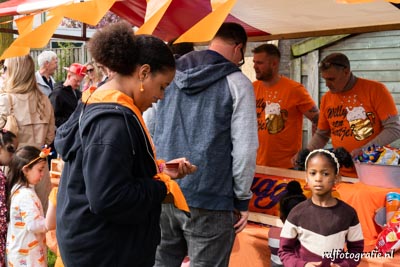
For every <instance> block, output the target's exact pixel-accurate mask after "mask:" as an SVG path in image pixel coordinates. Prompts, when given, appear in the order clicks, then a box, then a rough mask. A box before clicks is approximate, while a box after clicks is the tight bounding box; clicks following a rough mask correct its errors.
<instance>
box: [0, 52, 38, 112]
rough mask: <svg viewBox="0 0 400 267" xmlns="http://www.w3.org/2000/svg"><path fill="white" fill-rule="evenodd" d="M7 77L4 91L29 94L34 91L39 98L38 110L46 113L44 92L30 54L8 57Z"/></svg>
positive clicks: (6, 63)
mask: <svg viewBox="0 0 400 267" xmlns="http://www.w3.org/2000/svg"><path fill="white" fill-rule="evenodd" d="M4 65H5V66H7V78H6V79H5V83H4V87H3V88H2V91H3V92H5V93H11V94H27V93H30V92H33V94H34V96H35V98H36V99H37V112H38V113H39V115H44V107H43V104H42V96H43V93H42V91H40V89H39V87H38V85H37V83H36V77H35V63H34V61H33V59H32V57H31V56H30V55H26V56H21V57H12V58H7V59H6V60H5V62H4Z"/></svg>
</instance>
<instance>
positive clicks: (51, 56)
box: [35, 50, 58, 96]
mask: <svg viewBox="0 0 400 267" xmlns="http://www.w3.org/2000/svg"><path fill="white" fill-rule="evenodd" d="M38 64H39V70H37V71H36V73H35V76H36V82H37V85H38V86H39V89H40V91H42V92H43V94H45V95H47V96H49V95H50V93H51V92H53V89H54V87H53V86H54V84H55V81H54V78H53V75H54V72H55V71H56V70H57V67H58V58H57V54H56V53H54V52H53V51H49V50H46V51H43V52H42V53H40V54H39V56H38Z"/></svg>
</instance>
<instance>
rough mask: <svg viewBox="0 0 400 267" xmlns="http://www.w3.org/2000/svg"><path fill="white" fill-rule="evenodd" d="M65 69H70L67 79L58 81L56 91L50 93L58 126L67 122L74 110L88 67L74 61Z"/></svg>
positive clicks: (80, 94)
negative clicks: (61, 81)
mask: <svg viewBox="0 0 400 267" xmlns="http://www.w3.org/2000/svg"><path fill="white" fill-rule="evenodd" d="M64 69H66V70H67V71H68V72H67V79H66V80H65V82H64V83H56V85H55V87H54V91H53V92H52V93H51V94H50V95H49V98H50V102H51V104H52V105H53V109H54V116H55V120H56V127H59V126H60V125H61V124H63V123H64V122H66V121H67V120H68V118H69V116H70V115H71V114H72V112H74V110H75V108H76V106H77V104H78V100H79V99H80V98H81V96H82V93H81V92H80V91H79V87H80V85H81V82H82V79H83V78H84V77H85V75H86V67H85V66H83V65H81V64H79V63H73V64H71V66H70V67H69V68H65V67H64Z"/></svg>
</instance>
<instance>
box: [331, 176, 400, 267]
mask: <svg viewBox="0 0 400 267" xmlns="http://www.w3.org/2000/svg"><path fill="white" fill-rule="evenodd" d="M337 191H338V192H339V194H340V198H341V199H342V200H343V201H344V202H346V203H348V204H349V205H351V206H352V207H353V208H354V209H355V210H356V211H357V215H358V218H359V220H360V223H361V227H362V230H363V234H364V247H365V249H364V251H371V250H372V249H374V247H375V243H376V240H377V238H378V234H379V232H380V230H381V229H380V227H379V226H378V225H376V224H375V222H374V216H375V211H376V210H377V209H378V208H380V207H384V206H385V201H386V194H387V193H388V192H399V193H400V188H381V187H375V186H369V185H366V184H363V183H361V182H360V183H355V184H347V183H341V184H339V185H338V186H337ZM398 266H400V262H399V265H398Z"/></svg>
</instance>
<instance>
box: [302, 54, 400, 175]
mask: <svg viewBox="0 0 400 267" xmlns="http://www.w3.org/2000/svg"><path fill="white" fill-rule="evenodd" d="M319 69H320V71H321V75H322V78H323V79H324V80H325V82H326V86H327V87H328V88H329V91H328V92H327V93H325V95H324V96H323V97H322V99H321V105H320V116H319V121H318V128H317V131H316V133H315V134H314V136H313V137H312V138H311V140H310V142H309V143H308V145H307V148H308V149H310V150H314V149H317V148H323V147H324V146H325V145H326V144H327V143H328V141H329V139H330V138H331V139H332V145H333V147H334V148H337V147H340V146H341V147H344V148H345V149H346V150H347V151H349V152H351V153H352V156H356V155H357V154H358V153H359V152H360V150H361V149H362V148H366V147H368V146H370V145H372V144H375V145H379V146H383V145H388V144H390V143H391V142H393V141H395V140H397V139H399V138H400V121H399V115H398V111H397V108H396V104H395V102H394V100H393V97H392V95H391V94H390V92H389V90H388V89H387V88H386V87H385V85H383V84H382V83H379V82H376V81H371V80H367V79H363V78H359V77H356V76H355V75H354V74H353V73H352V71H351V69H350V62H349V59H348V58H347V56H346V55H344V54H342V53H333V54H330V55H328V56H327V57H325V58H324V59H323V60H322V61H321V62H320V65H319ZM341 173H342V175H345V176H349V177H357V175H356V172H355V169H354V167H353V168H351V169H350V168H349V169H347V168H343V170H342V171H341Z"/></svg>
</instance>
